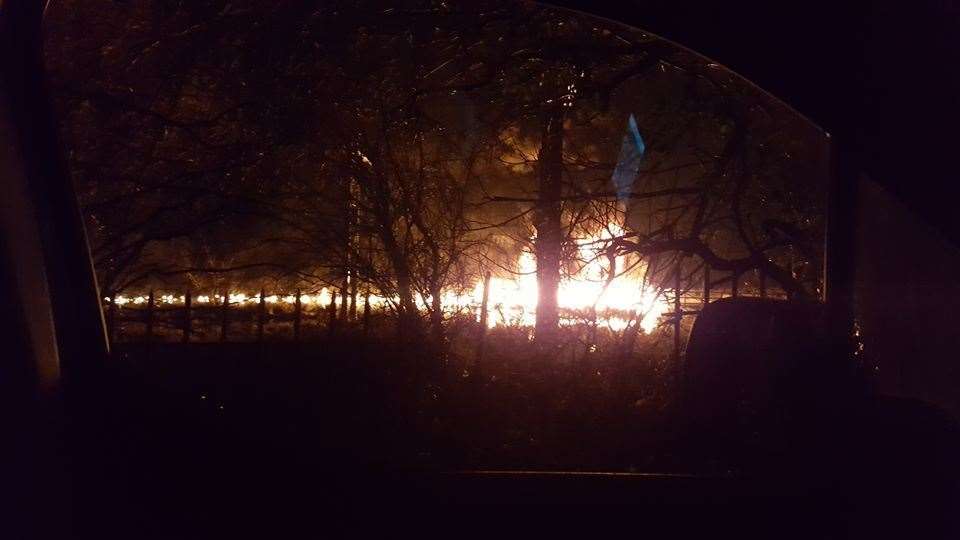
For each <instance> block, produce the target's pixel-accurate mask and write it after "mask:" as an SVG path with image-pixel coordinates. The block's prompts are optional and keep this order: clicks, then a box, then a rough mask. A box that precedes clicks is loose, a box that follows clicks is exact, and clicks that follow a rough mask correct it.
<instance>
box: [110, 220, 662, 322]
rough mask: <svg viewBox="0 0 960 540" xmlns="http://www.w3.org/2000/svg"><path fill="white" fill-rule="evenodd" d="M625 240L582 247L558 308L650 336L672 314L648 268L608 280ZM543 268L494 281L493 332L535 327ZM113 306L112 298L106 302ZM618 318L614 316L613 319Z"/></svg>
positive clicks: (240, 298)
mask: <svg viewBox="0 0 960 540" xmlns="http://www.w3.org/2000/svg"><path fill="white" fill-rule="evenodd" d="M622 234H623V230H622V229H621V228H620V227H618V226H616V225H615V224H610V225H608V226H607V227H606V228H605V229H603V230H602V231H601V232H600V233H599V234H596V235H592V236H589V237H587V238H585V239H583V240H581V241H579V242H578V246H577V249H578V251H579V255H580V259H581V263H580V268H579V269H578V270H577V271H576V272H574V273H572V275H569V276H566V277H565V278H563V279H562V280H561V282H560V287H559V291H558V297H557V300H558V304H559V306H560V308H561V309H566V310H577V311H588V312H589V311H590V310H591V309H596V313H597V314H598V315H597V322H598V324H601V325H605V326H607V327H608V328H610V329H611V330H616V331H621V330H623V329H625V328H626V327H627V326H628V325H629V324H631V322H633V321H636V320H639V321H640V327H641V328H642V329H643V330H644V331H645V332H647V333H650V332H652V331H653V330H654V329H655V328H656V327H657V324H658V323H659V320H660V317H661V316H662V315H663V313H664V312H665V311H666V310H667V309H668V305H667V302H666V301H665V299H664V298H663V295H662V294H660V293H658V292H657V291H656V290H655V289H654V288H653V287H651V286H650V285H644V284H643V281H642V280H641V279H640V276H642V272H643V268H644V267H643V265H642V264H640V265H635V267H634V268H632V269H631V270H630V271H628V272H625V273H624V274H623V275H615V277H614V279H612V280H608V276H609V272H610V268H609V267H608V266H609V261H608V259H607V257H606V256H604V255H602V253H601V251H602V250H601V248H602V247H603V246H604V245H605V244H606V243H608V242H609V240H610V239H612V238H616V237H617V236H619V235H622ZM628 262H629V261H627V260H626V257H625V256H618V257H617V258H616V265H615V268H616V269H617V271H618V272H624V269H626V268H627V264H628ZM536 270H537V263H536V259H535V257H534V255H533V253H531V252H529V251H523V252H522V253H521V254H520V256H519V258H518V260H517V272H516V274H515V275H514V276H512V277H502V276H495V277H492V278H491V279H490V297H489V303H488V309H489V315H488V318H487V320H488V325H489V326H490V327H491V328H492V327H495V326H497V325H504V326H509V325H513V326H533V325H534V323H535V321H536V313H537V290H538V287H537V277H536ZM104 300H105V301H106V302H110V299H109V298H105V299H104ZM148 300H149V297H148V296H143V295H139V296H134V297H126V296H122V295H117V296H116V297H115V300H114V301H115V302H116V304H117V306H121V307H122V306H123V305H125V304H128V303H132V304H134V305H137V306H140V305H142V304H145V303H147V302H148ZM228 300H229V302H230V303H231V304H236V305H244V304H248V305H249V304H256V303H258V302H260V295H259V294H258V293H257V294H249V295H248V294H246V293H242V292H236V293H229V294H228ZM296 300H297V298H296V296H295V295H291V294H286V295H283V296H281V295H276V294H271V295H269V296H265V297H264V301H265V302H266V303H270V304H275V303H283V304H286V305H292V304H295V303H296ZM482 300H483V283H482V282H479V283H476V284H475V285H474V286H473V288H472V289H470V290H468V291H466V292H463V293H456V292H452V291H448V292H446V293H444V295H443V298H442V299H441V305H442V306H443V308H444V310H445V311H446V312H447V313H455V312H461V313H462V312H463V311H468V312H472V313H474V315H475V316H477V318H478V319H479V312H480V306H481V303H482ZM157 301H158V302H159V303H163V304H174V303H181V304H182V303H183V302H184V301H185V298H184V297H183V296H182V295H181V296H175V295H173V294H163V295H160V296H159V297H157ZM222 301H223V296H222V295H220V294H213V295H206V294H203V295H198V296H197V297H196V298H195V302H196V303H198V304H210V303H214V304H219V303H221V302H222ZM342 301H343V299H342V297H341V296H339V295H334V294H333V291H331V290H328V289H327V288H323V289H321V290H320V292H319V293H317V294H301V295H300V302H301V304H302V305H304V306H319V307H324V306H329V305H330V303H331V302H334V303H335V304H336V305H337V307H339V304H340V302H342ZM389 303H390V301H389V300H388V299H387V298H384V297H382V296H376V295H371V297H370V304H371V305H372V306H374V307H378V308H385V307H386V306H387V305H388V304H389ZM429 303H430V299H429V298H422V297H421V298H418V304H419V306H420V308H421V309H424V310H425V309H426V307H427V305H428V304H429ZM611 312H612V313H613V314H612V315H611V314H609V313H611ZM561 324H577V321H570V320H563V321H561Z"/></svg>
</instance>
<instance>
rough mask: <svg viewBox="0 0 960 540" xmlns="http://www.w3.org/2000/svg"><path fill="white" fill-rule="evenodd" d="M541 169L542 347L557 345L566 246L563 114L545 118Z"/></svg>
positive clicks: (539, 299)
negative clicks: (564, 247)
mask: <svg viewBox="0 0 960 540" xmlns="http://www.w3.org/2000/svg"><path fill="white" fill-rule="evenodd" d="M537 161H538V167H539V175H540V178H539V201H538V202H537V208H536V212H535V217H534V220H535V222H534V226H535V227H536V230H537V238H536V243H535V254H536V258H537V286H538V294H537V321H536V334H535V337H536V340H537V343H538V344H540V345H547V346H549V345H552V344H554V343H555V342H556V337H557V328H558V325H559V322H560V311H559V307H558V305H557V301H558V299H557V293H558V290H559V288H560V258H561V250H562V243H563V231H562V226H563V224H562V221H561V205H560V194H561V181H562V177H563V111H562V109H561V108H560V107H555V108H553V109H551V110H549V111H548V112H547V114H546V116H545V118H544V124H543V135H542V138H541V146H540V152H539V154H538V157H537Z"/></svg>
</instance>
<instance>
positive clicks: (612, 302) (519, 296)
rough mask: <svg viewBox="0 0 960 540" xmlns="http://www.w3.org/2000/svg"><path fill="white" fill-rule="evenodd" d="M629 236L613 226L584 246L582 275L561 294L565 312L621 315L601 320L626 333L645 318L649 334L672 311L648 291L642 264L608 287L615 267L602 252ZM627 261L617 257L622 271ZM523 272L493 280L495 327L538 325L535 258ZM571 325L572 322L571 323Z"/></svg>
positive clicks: (523, 262) (527, 257)
mask: <svg viewBox="0 0 960 540" xmlns="http://www.w3.org/2000/svg"><path fill="white" fill-rule="evenodd" d="M622 234H623V229H622V228H620V227H619V226H617V225H615V224H610V225H608V226H607V227H606V228H605V229H604V230H602V231H601V232H600V234H598V235H594V236H591V237H588V238H586V239H584V240H582V241H580V242H579V245H578V251H579V253H580V259H581V260H582V261H583V266H582V267H581V268H580V269H579V271H578V272H576V273H574V274H573V275H570V276H568V277H566V278H565V279H562V280H561V281H560V287H559V291H558V294H557V302H558V304H559V306H560V307H561V308H566V309H570V310H586V309H590V308H595V309H596V310H597V312H601V313H602V312H604V311H616V312H620V313H622V314H623V315H625V316H626V318H624V317H623V316H611V317H607V318H600V319H599V322H601V323H603V324H606V325H607V326H608V327H609V328H610V329H611V330H617V331H620V330H623V329H624V328H626V327H627V325H628V324H630V322H631V319H632V318H639V320H640V327H641V328H643V330H644V331H645V332H647V333H649V332H652V331H653V330H654V329H655V328H656V327H657V324H658V322H659V319H660V317H661V316H662V315H663V313H664V312H665V311H666V310H667V308H668V306H667V303H666V301H665V300H664V298H663V297H662V295H659V294H657V293H656V292H655V291H654V289H653V288H652V287H650V286H649V285H648V286H643V284H642V282H641V280H640V279H638V276H639V275H642V269H643V266H642V265H638V267H637V268H634V269H633V270H632V271H630V272H628V273H626V275H620V276H615V277H614V279H613V280H610V281H609V283H608V282H607V281H608V280H607V276H608V272H609V270H610V269H609V268H607V264H608V261H607V259H606V257H604V256H600V255H599V251H600V249H599V248H600V247H602V246H603V245H605V244H606V243H607V242H608V241H609V240H610V239H612V238H615V237H617V236H620V235H622ZM625 259H626V257H624V256H618V257H617V258H616V268H618V269H620V271H622V269H624V268H625V267H626V263H627V261H626V260H625ZM517 267H518V272H517V276H516V278H514V279H505V278H499V277H494V278H492V279H491V280H490V305H491V306H495V309H496V310H498V311H499V313H498V314H499V315H500V318H501V320H500V321H497V319H496V318H495V317H490V318H489V319H488V320H489V321H490V322H489V323H488V324H489V325H490V326H491V327H492V326H495V325H497V324H498V323H500V324H509V323H510V322H512V321H513V322H519V323H520V324H522V325H524V326H533V325H534V323H535V321H536V312H537V294H538V287H537V278H536V271H537V263H536V259H535V257H534V255H533V253H531V252H528V251H524V252H522V253H521V254H520V258H519V260H518V264H517ZM470 296H471V297H472V298H471V299H472V303H474V304H476V305H479V303H480V302H481V300H482V298H483V285H482V284H477V286H476V287H475V288H474V290H473V292H472V294H471V295H470ZM567 324H570V323H567Z"/></svg>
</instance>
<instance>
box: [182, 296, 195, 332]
mask: <svg viewBox="0 0 960 540" xmlns="http://www.w3.org/2000/svg"><path fill="white" fill-rule="evenodd" d="M192 305H193V293H192V292H190V291H187V292H186V294H184V295H183V342H184V343H190V331H191V324H192V323H193V314H192V313H190V308H191V307H192Z"/></svg>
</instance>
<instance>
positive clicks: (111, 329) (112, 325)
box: [107, 293, 117, 347]
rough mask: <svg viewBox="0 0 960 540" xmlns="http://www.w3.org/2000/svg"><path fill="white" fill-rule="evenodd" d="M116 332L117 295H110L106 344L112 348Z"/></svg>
mask: <svg viewBox="0 0 960 540" xmlns="http://www.w3.org/2000/svg"><path fill="white" fill-rule="evenodd" d="M116 332H117V293H111V294H110V306H109V307H108V308H107V342H109V344H110V347H113V343H114V340H115V339H116Z"/></svg>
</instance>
